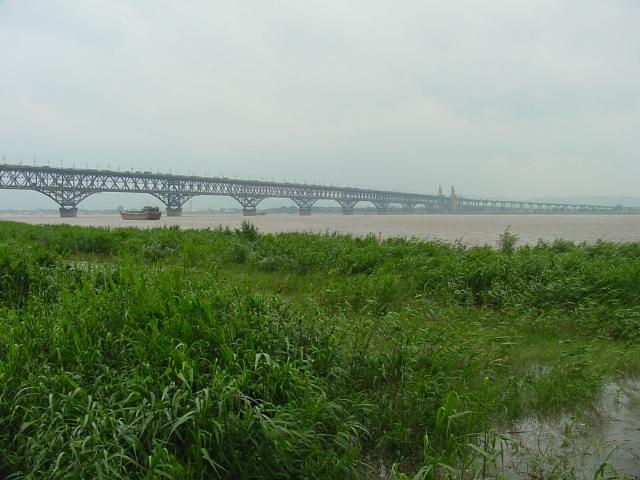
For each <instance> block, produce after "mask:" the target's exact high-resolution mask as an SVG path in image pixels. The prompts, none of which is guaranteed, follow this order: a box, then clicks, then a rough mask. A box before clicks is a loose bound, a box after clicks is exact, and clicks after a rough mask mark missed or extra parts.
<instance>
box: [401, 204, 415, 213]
mask: <svg viewBox="0 0 640 480" xmlns="http://www.w3.org/2000/svg"><path fill="white" fill-rule="evenodd" d="M415 208H416V206H415V204H413V203H403V204H402V212H403V213H413V210H414V209H415Z"/></svg>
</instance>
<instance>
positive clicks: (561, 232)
mask: <svg viewBox="0 0 640 480" xmlns="http://www.w3.org/2000/svg"><path fill="white" fill-rule="evenodd" d="M245 219H246V220H249V221H251V222H252V223H253V224H255V225H256V227H257V228H258V230H259V231H261V232H270V233H276V232H291V231H301V232H318V233H333V232H339V233H349V234H353V235H358V236H363V235H367V234H373V235H376V236H380V237H382V238H387V237H398V236H400V237H407V238H410V237H417V238H420V239H439V240H445V241H448V242H455V241H461V242H463V243H465V244H468V245H485V244H488V245H495V243H496V241H497V240H498V238H499V236H500V234H501V233H502V232H504V230H505V229H506V228H507V227H510V230H511V232H513V233H515V234H516V235H517V236H518V237H519V239H520V243H521V244H522V243H526V244H535V243H536V242H537V241H538V240H539V239H543V240H545V241H553V240H555V239H558V238H561V239H564V240H571V241H574V242H587V243H593V242H595V241H596V240H599V239H602V240H608V241H612V242H637V241H640V215H613V214H611V215H603V214H599V215H598V214H574V215H567V214H546V215H544V214H517V215H512V214H500V215H468V214H456V215H442V214H440V215H425V214H422V215H421V214H417V215H349V216H345V215H331V214H314V215H311V216H309V217H305V216H299V215H291V214H271V215H259V216H255V217H243V216H242V215H239V214H211V215H195V214H189V213H185V214H184V216H182V217H166V216H163V217H162V218H161V219H160V220H158V221H131V220H122V219H121V218H120V217H119V216H118V215H116V214H111V215H107V214H101V215H83V214H82V212H80V214H79V216H78V217H77V218H60V217H58V216H55V215H0V220H11V221H18V222H24V223H31V224H60V223H66V224H70V225H82V226H100V227H125V226H128V227H131V226H135V227H141V228H148V227H162V226H170V225H179V226H180V227H181V228H215V227H217V226H223V227H224V226H229V227H230V228H237V227H238V226H239V225H240V223H241V222H242V221H243V220H245Z"/></svg>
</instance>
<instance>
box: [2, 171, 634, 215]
mask: <svg viewBox="0 0 640 480" xmlns="http://www.w3.org/2000/svg"><path fill="white" fill-rule="evenodd" d="M0 189H8V190H35V191H37V192H40V193H42V194H43V195H46V196H47V197H49V198H51V199H52V200H54V201H55V202H56V203H57V204H58V205H59V206H60V209H59V211H60V216H61V217H75V216H77V214H78V204H79V203H80V202H81V201H82V200H84V199H86V198H87V197H89V196H91V195H94V194H96V193H100V192H121V193H122V192H127V193H146V194H150V195H153V196H154V197H156V198H157V199H159V200H160V201H161V202H162V203H164V204H165V206H166V208H167V216H181V215H182V206H183V205H184V204H185V202H187V201H188V200H189V199H191V198H193V197H195V196H198V195H217V196H228V197H232V198H234V199H236V200H237V201H238V203H240V205H241V206H242V212H243V214H244V215H255V214H256V209H257V206H258V204H259V203H260V202H261V201H262V200H264V199H265V198H284V199H287V198H288V199H291V200H292V201H293V202H294V203H295V204H296V205H297V206H298V209H299V213H300V215H310V214H311V208H312V207H313V205H314V204H315V203H316V202H317V201H319V200H333V201H335V202H337V203H338V204H339V205H340V206H341V207H342V212H343V214H345V215H350V214H353V209H354V207H355V206H356V205H357V204H358V203H360V202H368V203H370V204H372V205H374V206H375V208H376V209H377V212H378V213H380V214H382V213H385V212H386V211H387V209H388V207H389V206H390V205H400V206H401V207H402V209H403V210H404V211H405V212H412V211H413V210H414V209H415V208H416V207H417V206H420V205H422V206H424V207H425V208H426V210H427V211H433V212H496V213H497V212H516V213H536V212H537V213H559V212H568V213H587V212H592V213H640V208H630V207H621V206H603V205H581V204H568V203H544V202H525V201H505V200H487V199H472V198H465V197H460V196H458V195H456V193H455V191H454V189H453V187H452V188H451V194H450V195H444V194H443V193H442V189H440V190H439V192H438V194H434V195H430V194H422V193H403V192H394V191H386V190H372V189H362V188H351V187H336V186H324V185H307V184H300V183H288V182H268V181H256V180H236V179H230V178H220V177H201V176H191V175H172V174H162V173H152V172H139V171H136V172H133V171H132V172H120V171H113V170H93V169H75V168H73V169H72V168H57V167H44V166H26V165H7V164H1V165H0Z"/></svg>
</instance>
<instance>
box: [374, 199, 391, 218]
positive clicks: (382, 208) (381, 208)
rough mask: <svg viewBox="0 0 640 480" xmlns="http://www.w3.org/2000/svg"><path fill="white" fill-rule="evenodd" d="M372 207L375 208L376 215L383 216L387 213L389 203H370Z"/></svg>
mask: <svg viewBox="0 0 640 480" xmlns="http://www.w3.org/2000/svg"><path fill="white" fill-rule="evenodd" d="M372 203H373V205H374V207H376V213H377V214H378V215H384V214H385V213H387V208H388V207H389V202H372Z"/></svg>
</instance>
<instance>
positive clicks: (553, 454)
mask: <svg viewBox="0 0 640 480" xmlns="http://www.w3.org/2000/svg"><path fill="white" fill-rule="evenodd" d="M507 436H508V437H509V438H510V440H509V441H507V442H506V443H505V444H504V448H505V455H504V462H503V464H502V465H499V468H498V472H499V474H502V475H503V478H508V479H520V478H551V477H553V478H577V479H593V478H596V477H595V476H596V474H597V473H598V472H601V473H602V474H603V475H604V476H603V477H602V478H629V479H640V382H639V381H637V380H636V381H631V380H629V381H623V382H617V383H610V384H609V385H607V386H606V387H605V389H604V392H603V395H602V398H601V401H600V402H599V404H598V405H597V407H596V409H595V410H594V411H593V412H590V413H588V414H582V415H580V414H573V415H572V414H563V415H561V416H559V417H556V418H547V419H538V418H527V419H525V420H523V421H522V422H520V423H518V424H517V425H515V426H514V429H513V431H512V432H508V433H507Z"/></svg>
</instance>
